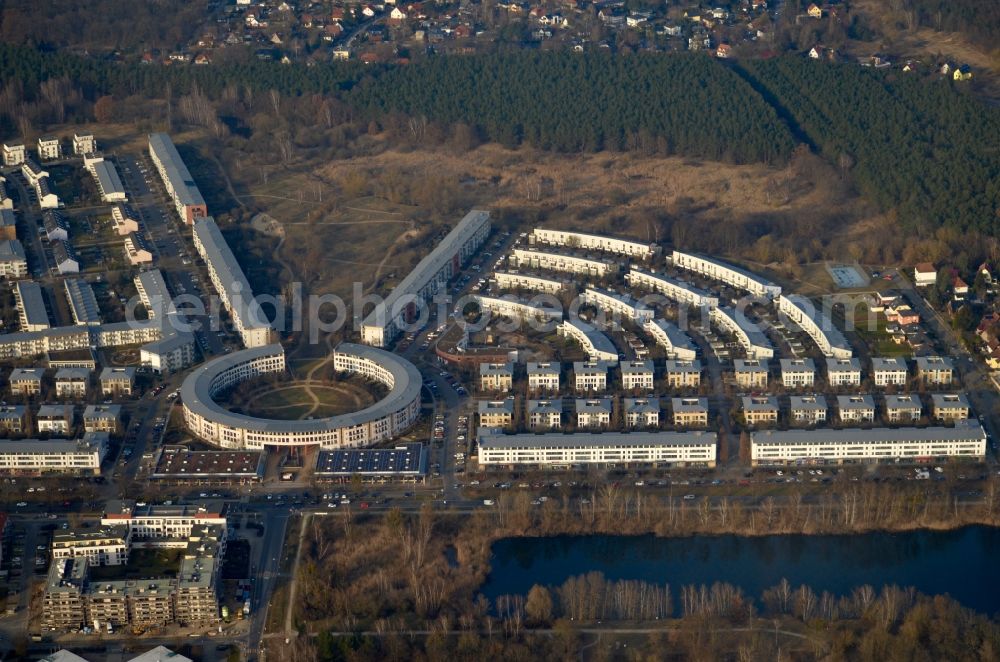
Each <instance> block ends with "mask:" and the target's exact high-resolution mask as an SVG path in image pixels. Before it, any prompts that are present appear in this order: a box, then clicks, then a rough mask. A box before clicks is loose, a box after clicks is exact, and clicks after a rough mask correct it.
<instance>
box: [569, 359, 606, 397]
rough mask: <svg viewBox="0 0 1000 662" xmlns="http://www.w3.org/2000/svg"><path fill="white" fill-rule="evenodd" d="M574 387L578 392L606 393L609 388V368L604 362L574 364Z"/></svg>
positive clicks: (579, 362)
mask: <svg viewBox="0 0 1000 662" xmlns="http://www.w3.org/2000/svg"><path fill="white" fill-rule="evenodd" d="M573 387H574V388H575V389H576V390H578V391H604V390H607V388H608V366H607V364H606V363H604V362H603V361H586V362H584V361H576V362H574V363H573Z"/></svg>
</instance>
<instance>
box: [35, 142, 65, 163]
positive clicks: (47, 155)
mask: <svg viewBox="0 0 1000 662" xmlns="http://www.w3.org/2000/svg"><path fill="white" fill-rule="evenodd" d="M38 158H39V159H41V160H42V161H52V160H54V159H59V158H62V142H61V141H60V140H59V139H58V138H50V137H45V138H39V139H38Z"/></svg>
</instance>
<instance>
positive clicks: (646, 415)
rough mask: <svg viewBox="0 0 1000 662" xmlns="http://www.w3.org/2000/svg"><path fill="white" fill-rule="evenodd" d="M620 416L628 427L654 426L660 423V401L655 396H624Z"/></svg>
mask: <svg viewBox="0 0 1000 662" xmlns="http://www.w3.org/2000/svg"><path fill="white" fill-rule="evenodd" d="M622 418H623V419H624V421H625V427H628V428H655V427H658V426H659V425H660V401H659V399H657V398H625V399H624V400H623V401H622Z"/></svg>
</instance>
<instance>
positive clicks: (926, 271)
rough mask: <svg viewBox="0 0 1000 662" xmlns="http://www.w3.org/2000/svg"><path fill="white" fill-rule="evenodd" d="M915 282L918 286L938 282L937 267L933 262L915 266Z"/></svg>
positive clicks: (927, 285) (926, 285)
mask: <svg viewBox="0 0 1000 662" xmlns="http://www.w3.org/2000/svg"><path fill="white" fill-rule="evenodd" d="M913 282H914V284H915V285H916V286H917V287H930V286H932V285H934V284H935V283H937V269H935V268H934V265H933V264H927V263H923V264H918V265H917V266H916V267H914V268H913Z"/></svg>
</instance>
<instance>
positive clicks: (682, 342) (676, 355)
mask: <svg viewBox="0 0 1000 662" xmlns="http://www.w3.org/2000/svg"><path fill="white" fill-rule="evenodd" d="M642 328H643V329H645V331H646V333H648V334H649V335H651V336H653V339H654V340H656V343H657V344H658V345H660V346H661V347H662V348H663V349H664V351H665V352H666V353H667V357H668V358H671V359H679V360H681V361H694V360H695V359H696V358H698V348H697V346H695V344H694V341H692V340H691V338H690V337H689V336H688V335H687V334H686V333H684V332H683V331H681V330H680V329H679V328H678V327H677V326H675V325H673V324H671V323H670V322H666V321H664V320H661V319H654V320H649V321H648V322H646V323H645V324H643V325H642Z"/></svg>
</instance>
